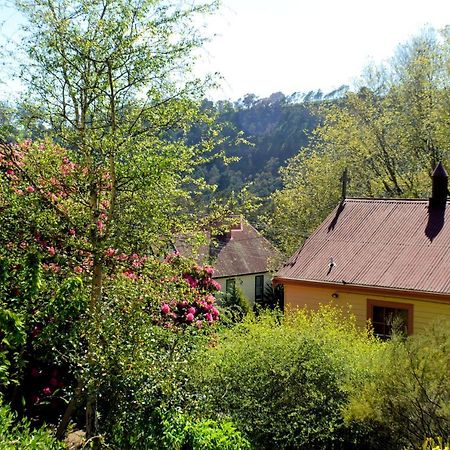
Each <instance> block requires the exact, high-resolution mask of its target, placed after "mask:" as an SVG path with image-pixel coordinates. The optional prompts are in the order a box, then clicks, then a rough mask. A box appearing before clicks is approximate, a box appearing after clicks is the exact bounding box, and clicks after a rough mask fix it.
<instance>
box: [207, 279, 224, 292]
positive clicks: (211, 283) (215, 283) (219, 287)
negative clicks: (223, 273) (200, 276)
mask: <svg viewBox="0 0 450 450" xmlns="http://www.w3.org/2000/svg"><path fill="white" fill-rule="evenodd" d="M210 285H211V286H212V287H214V289H216V290H217V291H220V290H221V289H222V286H221V285H220V283H218V282H217V281H216V280H211V281H210Z"/></svg>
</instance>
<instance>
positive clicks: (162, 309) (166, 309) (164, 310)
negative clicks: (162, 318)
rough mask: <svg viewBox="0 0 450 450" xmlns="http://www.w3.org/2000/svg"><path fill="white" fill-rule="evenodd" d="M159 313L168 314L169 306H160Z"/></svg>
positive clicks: (165, 304) (164, 304)
mask: <svg viewBox="0 0 450 450" xmlns="http://www.w3.org/2000/svg"><path fill="white" fill-rule="evenodd" d="M161 312H162V313H163V314H169V312H170V306H169V305H168V304H167V303H163V304H162V306H161Z"/></svg>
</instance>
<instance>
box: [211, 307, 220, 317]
mask: <svg viewBox="0 0 450 450" xmlns="http://www.w3.org/2000/svg"><path fill="white" fill-rule="evenodd" d="M211 312H212V315H213V316H214V317H216V318H217V317H219V311H218V310H217V308H215V307H214V306H213V308H212V310H211Z"/></svg>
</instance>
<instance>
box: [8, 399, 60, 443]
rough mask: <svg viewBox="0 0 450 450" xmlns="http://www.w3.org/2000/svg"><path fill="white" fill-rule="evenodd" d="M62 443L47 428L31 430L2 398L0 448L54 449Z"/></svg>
mask: <svg viewBox="0 0 450 450" xmlns="http://www.w3.org/2000/svg"><path fill="white" fill-rule="evenodd" d="M62 448H63V447H62V445H61V444H60V443H58V442H57V441H56V440H55V439H54V438H52V437H51V435H50V433H49V432H48V431H47V430H45V429H38V430H34V431H31V430H30V427H29V423H28V422H27V421H25V420H21V421H19V420H17V417H16V416H15V414H13V413H12V412H11V410H10V408H9V407H8V406H6V405H2V403H1V399H0V450H11V449H15V450H53V449H55V450H56V449H62Z"/></svg>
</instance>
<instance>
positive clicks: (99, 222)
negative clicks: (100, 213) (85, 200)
mask: <svg viewBox="0 0 450 450" xmlns="http://www.w3.org/2000/svg"><path fill="white" fill-rule="evenodd" d="M104 228H105V224H104V223H103V222H102V221H101V220H98V221H97V229H98V231H99V233H100V234H101V233H103V229H104Z"/></svg>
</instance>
